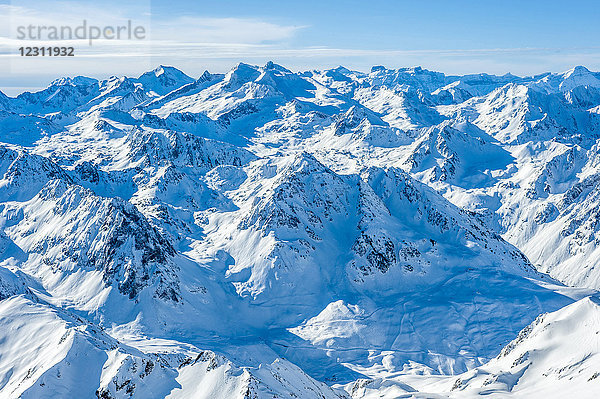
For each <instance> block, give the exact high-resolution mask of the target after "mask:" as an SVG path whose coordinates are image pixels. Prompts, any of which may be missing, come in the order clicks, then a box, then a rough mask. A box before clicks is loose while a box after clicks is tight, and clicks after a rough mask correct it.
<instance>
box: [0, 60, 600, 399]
mask: <svg viewBox="0 0 600 399" xmlns="http://www.w3.org/2000/svg"><path fill="white" fill-rule="evenodd" d="M0 177H1V179H0V325H1V328H0V397H6V398H57V397H60V398H63V397H64V398H71V397H78V398H102V399H108V398H213V399H215V398H223V399H234V398H240V399H242V398H244V399H246V398H248V399H249V398H255V399H263V398H338V399H340V398H344V399H349V398H352V399H359V398H365V399H367V398H376V397H377V398H399V397H415V398H433V397H435V398H438V397H439V398H448V397H451V398H454V397H456V398H468V397H477V396H480V395H492V397H544V398H548V397H581V398H584V397H589V398H594V397H597V396H598V395H599V394H600V385H599V384H600V378H598V377H599V376H600V338H599V335H598V334H600V296H599V295H598V290H599V289H600V261H599V259H600V210H599V208H600V73H597V72H591V71H589V70H588V69H586V68H584V67H581V66H578V67H575V68H574V69H572V70H569V71H567V72H565V73H558V74H557V73H545V74H541V75H537V76H531V77H518V76H514V75H510V74H507V75H503V76H495V75H488V74H475V75H464V76H450V75H445V74H443V73H439V72H433V71H429V70H425V69H422V68H420V67H413V68H401V69H387V68H385V67H382V66H375V67H373V68H372V69H371V71H370V72H368V73H366V72H359V71H352V70H349V69H347V68H344V67H338V68H333V69H328V70H311V71H304V72H292V71H290V70H288V69H286V68H285V67H283V66H280V65H277V64H275V63H273V62H269V63H267V64H266V65H264V66H254V65H247V64H243V63H240V64H238V65H236V66H235V67H234V68H233V69H232V70H230V71H229V72H227V73H226V74H213V73H210V72H208V71H207V72H205V73H204V74H202V76H200V77H199V78H197V79H196V78H192V77H190V76H188V75H186V74H185V73H183V72H182V71H180V70H178V69H176V68H174V67H171V66H159V67H158V68H156V69H155V70H153V71H149V72H146V73H144V74H142V75H141V76H139V77H123V76H121V77H118V76H115V77H111V78H108V79H105V80H97V79H92V78H88V77H83V76H76V77H63V78H59V79H56V80H55V81H53V82H52V83H51V84H50V85H49V86H48V87H47V88H45V89H43V90H40V91H37V92H24V93H22V94H20V95H18V96H16V97H8V96H6V95H4V94H2V93H0Z"/></svg>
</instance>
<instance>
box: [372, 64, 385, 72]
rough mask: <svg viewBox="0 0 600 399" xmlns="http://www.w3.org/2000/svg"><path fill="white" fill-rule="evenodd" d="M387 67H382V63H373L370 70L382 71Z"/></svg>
mask: <svg viewBox="0 0 600 399" xmlns="http://www.w3.org/2000/svg"><path fill="white" fill-rule="evenodd" d="M386 70H387V68H386V67H384V66H383V65H375V66H373V67H371V72H382V71H386Z"/></svg>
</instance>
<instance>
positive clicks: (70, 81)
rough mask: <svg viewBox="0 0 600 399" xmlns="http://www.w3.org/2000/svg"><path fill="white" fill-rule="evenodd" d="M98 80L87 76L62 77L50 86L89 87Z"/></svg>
mask: <svg viewBox="0 0 600 399" xmlns="http://www.w3.org/2000/svg"><path fill="white" fill-rule="evenodd" d="M97 82H98V80H96V79H93V78H88V77H86V76H75V77H62V78H58V79H55V80H53V81H52V83H50V86H89V85H92V84H94V83H97Z"/></svg>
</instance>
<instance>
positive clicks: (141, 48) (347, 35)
mask: <svg viewBox="0 0 600 399" xmlns="http://www.w3.org/2000/svg"><path fill="white" fill-rule="evenodd" d="M0 16H3V17H4V18H6V19H7V20H8V22H9V23H6V24H0V25H2V26H4V27H3V28H1V27H0V29H1V30H0V36H2V41H0V55H2V57H1V58H0V68H1V69H4V70H5V71H6V72H5V73H3V74H2V76H0V89H2V90H3V91H5V92H11V91H12V92H14V91H18V90H19V89H20V88H22V87H37V86H43V85H45V84H46V83H47V82H48V81H49V80H51V79H52V78H54V77H56V76H62V75H73V74H87V75H93V76H95V77H106V76H108V75H110V74H128V75H134V74H139V73H141V72H143V71H144V70H147V69H150V68H152V67H153V66H155V65H158V64H170V65H174V66H177V67H179V68H180V69H182V70H184V71H185V72H187V73H188V74H190V75H192V76H198V75H200V74H201V73H202V72H203V71H204V70H205V69H208V70H210V71H213V72H224V71H226V70H228V69H229V68H231V67H232V66H233V65H235V64H236V63H237V62H239V61H244V62H249V63H256V64H262V63H264V62H266V61H267V60H274V61H275V62H278V63H281V64H283V65H285V66H286V67H288V68H290V69H292V70H303V69H309V68H325V67H333V66H337V65H340V64H341V65H345V66H347V67H350V68H355V69H359V70H368V69H369V68H370V66H372V65H380V64H382V65H386V66H388V67H403V66H414V65H421V66H423V67H425V68H429V69H434V70H439V71H442V72H446V73H450V74H461V73H474V72H488V73H496V74H503V73H507V72H511V73H514V74H517V75H529V74H536V73H541V72H544V71H553V72H559V71H564V70H567V69H569V68H571V67H572V66H574V65H585V66H587V67H588V68H590V69H592V70H600V43H599V42H598V38H600V27H599V26H600V24H599V23H598V22H597V21H599V20H600V5H598V3H597V2H596V1H571V2H564V1H538V0H533V1H531V0H530V1H513V0H508V1H506V0H505V1H467V0H454V1H441V0H439V1H417V0H415V1H384V0H368V1H356V0H345V1H338V0H334V1H331V0H330V1H326V0H320V1H317V0H304V1H302V2H292V1H279V2H273V1H265V0H255V1H250V0H246V1H242V0H233V1H210V2H208V1H183V0H168V1H165V0H154V1H141V2H135V4H131V3H126V2H123V1H113V0H110V1H108V2H97V1H81V0H80V1H69V0H66V1H59V2H52V1H32V0H23V1H21V0H14V1H10V2H6V1H4V2H3V3H2V2H0ZM83 19H86V20H87V21H90V23H93V24H97V25H99V26H106V25H116V24H119V23H123V22H124V21H126V20H128V19H131V20H133V21H134V22H135V23H137V24H140V25H143V26H145V27H146V28H147V29H148V32H149V35H148V36H149V37H148V38H147V39H146V40H144V41H141V42H140V41H138V42H125V41H121V42H118V43H117V42H107V41H104V42H103V41H102V40H99V41H98V42H97V43H95V44H94V45H93V46H88V45H87V44H86V43H74V44H73V45H74V46H75V47H76V54H77V56H76V57H73V58H72V59H52V60H50V59H35V60H32V59H23V57H19V56H17V54H16V52H17V48H18V47H19V46H21V45H24V44H23V42H19V41H16V40H15V33H16V31H15V29H16V26H18V25H22V24H29V23H37V24H43V25H51V24H55V25H59V24H63V25H64V24H69V25H76V24H77V23H79V21H81V20H83ZM32 21H33V22H32ZM0 22H2V21H0ZM25 44H26V45H27V44H28V45H32V44H33V43H25Z"/></svg>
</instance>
